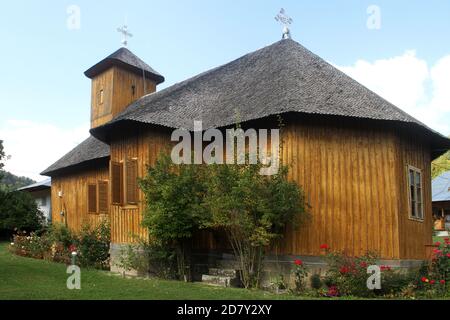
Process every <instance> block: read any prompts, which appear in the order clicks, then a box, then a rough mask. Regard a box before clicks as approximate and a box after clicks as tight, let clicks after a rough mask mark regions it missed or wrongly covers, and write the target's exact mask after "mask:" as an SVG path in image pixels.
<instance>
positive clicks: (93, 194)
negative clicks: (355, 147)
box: [87, 184, 97, 213]
mask: <svg viewBox="0 0 450 320" xmlns="http://www.w3.org/2000/svg"><path fill="white" fill-rule="evenodd" d="M87 198H88V212H89V213H97V185H96V184H88V197H87Z"/></svg>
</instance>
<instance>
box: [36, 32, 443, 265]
mask: <svg viewBox="0 0 450 320" xmlns="http://www.w3.org/2000/svg"><path fill="white" fill-rule="evenodd" d="M85 75H86V76H87V77H88V78H89V79H91V80H92V89H91V90H92V92H91V97H92V102H91V130H90V133H91V136H90V137H89V138H88V139H87V140H85V141H84V142H82V143H81V144H80V145H78V146H77V147H76V148H75V149H73V150H72V151H70V152H69V153H68V154H66V155H65V156H64V157H62V158H61V159H60V160H58V161H57V162H55V163H54V164H53V165H51V166H50V167H49V168H48V169H46V170H45V171H44V172H43V173H42V174H43V175H47V176H51V178H52V208H53V221H55V222H58V221H59V222H63V223H66V224H67V225H68V226H69V227H70V228H72V229H74V230H79V229H80V228H81V226H82V224H83V223H85V222H89V223H92V224H95V223H96V222H98V221H99V220H100V219H103V218H107V219H109V220H110V224H111V247H112V250H113V251H114V250H117V248H120V247H121V246H122V245H124V244H127V243H130V242H132V241H133V239H134V238H133V237H134V236H135V235H138V236H141V237H146V230H145V229H144V228H143V227H141V224H140V223H141V220H142V215H143V203H144V201H143V200H144V198H143V193H142V192H141V191H140V190H139V188H138V185H137V178H138V177H143V176H144V175H145V171H146V166H147V165H151V164H152V163H154V161H155V159H156V157H157V155H158V154H159V151H160V150H162V148H164V147H166V146H167V145H170V144H171V142H170V136H171V133H172V131H173V130H174V129H176V128H186V129H189V130H192V128H193V123H194V120H201V121H202V122H203V129H204V130H206V129H208V128H222V129H223V128H227V127H232V126H233V125H234V124H235V120H236V117H235V115H236V114H237V113H238V114H239V115H240V122H241V123H242V124H243V125H244V126H246V127H251V128H256V129H258V128H270V127H274V128H275V127H276V125H277V117H278V116H281V117H282V118H283V122H284V124H285V127H284V129H283V131H282V139H283V142H284V143H283V151H282V159H283V161H286V162H287V163H292V164H293V165H292V168H291V170H290V178H291V179H293V180H294V181H296V182H298V183H299V184H300V185H301V186H302V188H303V189H304V190H305V194H306V198H307V202H308V204H309V206H310V208H311V209H310V212H311V219H309V221H308V222H307V223H306V224H305V225H304V226H302V227H301V228H300V229H299V230H296V231H295V230H293V229H292V230H286V235H285V237H284V239H283V244H282V246H281V248H280V252H278V254H280V255H283V256H287V257H291V256H303V257H307V256H312V257H314V256H318V255H320V253H321V252H320V248H319V247H320V244H323V243H326V244H328V245H329V246H330V247H331V248H332V249H334V250H345V251H346V252H348V253H350V254H353V255H361V254H364V253H366V251H368V250H371V251H377V252H378V253H379V254H380V256H381V257H382V258H383V259H386V260H391V261H397V262H399V263H403V262H405V261H406V262H408V261H409V262H410V261H418V260H421V259H426V258H427V246H428V245H430V244H431V243H432V224H433V218H432V206H431V170H430V165H431V161H432V160H433V159H434V158H436V157H437V156H439V155H440V154H442V153H444V152H445V151H446V150H447V149H449V148H450V141H449V140H447V139H446V138H445V137H443V136H442V135H440V134H439V133H437V132H435V131H433V130H432V129H430V128H428V127H427V126H426V125H424V124H423V123H421V122H420V121H418V120H416V119H414V118H413V117H411V116H410V115H408V114H407V113H405V112H403V111H402V110H401V109H399V108H397V107H396V106H394V105H392V104H391V103H389V102H387V101H386V100H384V99H383V98H381V97H380V96H378V95H377V94H375V93H373V92H371V91H370V90H368V89H367V88H365V87H364V86H362V85H361V84H359V83H358V82H356V81H355V80H353V79H352V78H350V77H348V76H347V75H345V74H344V73H342V72H341V71H339V70H337V69H336V68H335V67H333V66H332V65H330V64H329V63H327V62H325V61H324V60H323V59H321V58H320V57H318V56H317V55H315V54H313V53H312V52H310V51H309V50H307V49H306V48H304V47H303V46H301V45H300V44H298V43H297V42H295V41H293V40H291V39H283V40H281V41H278V42H276V43H273V44H272V45H269V46H267V47H265V48H262V49H260V50H257V51H255V52H252V53H249V54H247V55H245V56H243V57H240V58H238V59H236V60H234V61H232V62H229V63H227V64H224V65H222V66H219V67H217V68H215V69H212V70H209V71H206V72H204V73H201V74H199V75H197V76H195V77H193V78H190V79H188V80H185V81H183V82H180V83H177V84H175V85H173V86H170V87H168V88H166V89H164V90H160V91H158V90H157V86H158V84H160V83H162V82H163V81H164V77H163V76H162V75H161V74H159V73H158V72H157V71H155V70H154V69H152V68H151V67H150V66H149V65H147V64H146V63H144V62H143V61H142V60H141V59H140V58H138V57H137V56H136V55H134V54H133V53H132V52H130V51H129V50H128V49H126V48H121V49H119V50H118V51H116V52H115V53H113V54H111V55H110V56H108V57H107V58H105V59H104V60H102V61H100V62H99V63H97V64H96V65H94V66H93V67H91V68H90V69H89V70H87V71H86V72H85ZM195 241H196V247H197V248H198V249H199V250H203V252H220V250H221V248H223V247H224V244H223V243H220V241H218V240H217V239H216V238H214V237H211V236H200V237H199V238H198V239H196V240H195Z"/></svg>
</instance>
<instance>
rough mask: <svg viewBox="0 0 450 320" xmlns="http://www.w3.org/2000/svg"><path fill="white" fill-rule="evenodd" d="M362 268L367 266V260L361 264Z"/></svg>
mask: <svg viewBox="0 0 450 320" xmlns="http://www.w3.org/2000/svg"><path fill="white" fill-rule="evenodd" d="M359 265H360V266H361V268H367V262H365V261H362V262H361V263H360V264H359Z"/></svg>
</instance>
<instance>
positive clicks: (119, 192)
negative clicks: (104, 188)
mask: <svg viewBox="0 0 450 320" xmlns="http://www.w3.org/2000/svg"><path fill="white" fill-rule="evenodd" d="M122 199H123V166H122V164H121V163H119V162H114V161H111V201H112V203H113V204H116V205H121V204H122Z"/></svg>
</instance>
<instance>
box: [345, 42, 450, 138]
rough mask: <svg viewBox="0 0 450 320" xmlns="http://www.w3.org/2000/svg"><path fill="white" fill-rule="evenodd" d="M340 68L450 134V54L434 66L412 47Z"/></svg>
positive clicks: (405, 109) (435, 127) (427, 122)
mask: <svg viewBox="0 0 450 320" xmlns="http://www.w3.org/2000/svg"><path fill="white" fill-rule="evenodd" d="M338 68H339V69H340V70H342V71H344V72H345V73H347V74H348V75H349V76H351V77H352V78H354V79H356V80H357V81H359V82H360V83H362V84H363V85H365V86H366V87H368V88H369V89H371V90H373V91H374V92H376V93H377V94H379V95H380V96H382V97H383V98H385V99H386V100H388V101H390V102H392V103H393V104H395V105H396V106H397V107H399V108H401V109H403V110H404V111H406V112H407V113H409V114H411V115H412V116H414V117H415V118H417V119H418V120H420V121H422V122H424V123H425V124H427V125H428V126H430V127H431V128H433V129H435V130H437V131H440V132H441V133H443V134H446V135H448V134H450V90H449V89H450V55H448V56H445V57H443V58H441V59H440V60H439V61H438V62H437V63H436V64H434V65H433V66H431V65H429V64H428V63H427V61H425V60H423V59H420V58H418V57H417V56H416V52H415V51H414V50H409V51H406V52H405V53H404V54H403V55H401V56H397V57H393V58H388V59H381V60H376V61H374V62H369V61H365V60H358V61H357V62H356V63H355V64H354V65H352V66H343V67H338Z"/></svg>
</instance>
